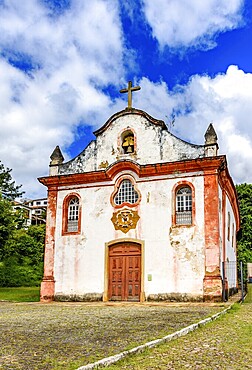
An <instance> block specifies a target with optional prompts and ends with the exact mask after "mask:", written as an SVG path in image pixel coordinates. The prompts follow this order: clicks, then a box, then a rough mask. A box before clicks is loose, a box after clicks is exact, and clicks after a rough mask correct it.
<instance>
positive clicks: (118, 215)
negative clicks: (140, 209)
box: [111, 208, 140, 234]
mask: <svg viewBox="0 0 252 370" xmlns="http://www.w3.org/2000/svg"><path fill="white" fill-rule="evenodd" d="M139 218H140V217H139V216H138V213H137V211H133V210H131V209H128V208H124V209H121V210H119V211H117V212H114V213H113V216H112V218H111V221H112V222H113V224H114V227H115V229H116V230H121V231H122V232H124V233H125V234H126V233H127V232H128V231H129V230H130V229H135V228H136V225H137V222H138V220H139Z"/></svg>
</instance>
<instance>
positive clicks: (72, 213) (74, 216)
mask: <svg viewBox="0 0 252 370" xmlns="http://www.w3.org/2000/svg"><path fill="white" fill-rule="evenodd" d="M78 220H79V199H78V198H77V197H73V198H72V199H71V200H70V201H69V204H68V220H67V231H68V232H75V231H78Z"/></svg>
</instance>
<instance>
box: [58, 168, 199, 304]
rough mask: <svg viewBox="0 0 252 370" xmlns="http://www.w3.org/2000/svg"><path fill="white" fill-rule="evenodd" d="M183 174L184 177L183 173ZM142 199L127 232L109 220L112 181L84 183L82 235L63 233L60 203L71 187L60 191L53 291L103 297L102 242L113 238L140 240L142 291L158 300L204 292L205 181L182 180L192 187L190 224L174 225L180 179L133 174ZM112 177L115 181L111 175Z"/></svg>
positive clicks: (103, 264) (195, 179)
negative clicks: (174, 191) (133, 224)
mask: <svg viewBox="0 0 252 370" xmlns="http://www.w3.org/2000/svg"><path fill="white" fill-rule="evenodd" d="M181 176H182V175H181ZM134 177H135V179H136V182H137V187H138V189H139V191H140V193H141V196H142V199H141V202H140V204H139V205H138V206H137V207H136V209H137V210H138V214H139V216H140V219H139V221H138V223H137V226H136V229H131V230H129V231H128V232H127V233H126V234H125V233H123V232H122V231H120V230H115V229H114V225H113V223H112V222H111V217H112V214H113V211H114V209H113V206H112V205H111V203H110V196H111V194H112V192H113V191H114V184H113V183H110V184H107V185H105V186H102V184H97V186H91V185H89V186H85V187H84V186H83V187H81V188H79V189H78V190H76V188H74V191H75V192H78V193H79V195H80V197H81V207H82V212H81V217H82V220H81V235H71V236H69V235H63V236H62V205H63V200H64V198H65V197H66V196H67V195H68V194H69V193H71V192H72V191H73V189H70V188H69V189H62V190H59V192H58V209H57V224H56V233H55V265H54V278H55V293H56V295H85V294H86V295H87V294H92V293H95V294H96V296H100V297H101V296H102V294H103V291H104V276H105V271H104V269H105V243H107V242H110V241H112V240H115V239H124V238H132V239H134V240H135V239H138V240H144V263H143V266H144V292H145V295H146V297H150V298H154V299H155V298H158V297H161V298H162V297H164V296H165V295H167V294H168V295H169V294H171V295H172V294H173V295H176V294H178V295H179V294H188V296H191V297H196V298H197V299H198V298H200V297H202V295H203V278H204V258H205V255H204V181H203V176H202V175H198V176H195V177H193V176H190V177H187V178H184V179H186V180H187V181H189V182H191V183H192V184H193V185H194V187H195V199H196V200H195V207H196V210H195V215H196V216H195V223H194V226H185V227H172V224H171V220H172V210H173V199H172V189H173V187H174V185H175V184H176V183H177V182H178V181H180V180H181V179H176V178H168V177H167V178H165V177H162V179H161V178H160V179H159V178H154V179H141V181H139V179H138V178H137V177H136V175H134ZM114 180H115V179H114Z"/></svg>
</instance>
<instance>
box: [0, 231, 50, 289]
mask: <svg viewBox="0 0 252 370" xmlns="http://www.w3.org/2000/svg"><path fill="white" fill-rule="evenodd" d="M44 240H45V225H32V226H30V227H29V228H28V229H17V228H16V230H15V231H14V233H13V235H12V237H11V238H10V239H9V240H8V243H7V248H6V250H7V251H8V253H6V255H5V259H4V260H3V261H2V264H1V265H0V285H1V286H34V285H39V284H40V281H41V279H42V275H43V255H44Z"/></svg>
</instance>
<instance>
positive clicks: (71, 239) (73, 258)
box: [40, 109, 239, 301]
mask: <svg viewBox="0 0 252 370" xmlns="http://www.w3.org/2000/svg"><path fill="white" fill-rule="evenodd" d="M210 129H211V130H213V129H212V128H211V127H210ZM211 133H212V131H211ZM95 134H96V137H97V139H96V140H95V141H93V142H91V143H90V145H89V146H88V147H87V148H86V149H85V150H84V151H83V152H82V153H80V155H78V156H77V157H76V158H74V159H73V160H71V161H69V162H67V163H63V157H62V155H61V153H60V150H59V148H56V149H55V151H54V153H53V154H52V156H51V159H52V161H51V166H50V176H49V177H47V178H42V179H40V181H41V182H42V183H43V184H45V185H46V186H48V191H49V192H48V219H47V241H46V249H45V275H44V279H43V283H42V289H41V299H59V300H90V299H91V300H94V299H103V300H108V299H114V298H115V296H116V298H115V299H122V300H130V297H129V296H130V294H131V293H132V292H131V290H132V286H133V290H134V289H135V293H134V294H135V298H136V297H138V298H139V300H141V301H143V300H145V299H149V300H164V299H178V300H203V299H205V298H206V299H211V297H213V298H217V299H218V298H220V297H221V295H222V292H221V290H222V284H223V282H222V277H221V263H222V261H223V258H224V257H225V258H229V259H230V260H231V259H232V260H234V259H236V257H235V247H234V245H235V236H234V237H233V238H232V241H233V246H230V243H231V242H230V240H229V241H228V242H227V243H226V251H225V252H223V243H222V238H223V235H224V234H226V231H225V232H224V231H223V225H224V222H223V220H222V217H227V216H223V213H222V212H220V209H219V206H220V204H223V200H222V192H223V191H224V182H223V181H222V177H223V176H224V175H225V176H229V175H228V172H227V170H225V174H224V172H223V175H221V176H222V177H221V176H220V175H219V172H220V171H219V170H218V169H219V168H221V165H222V164H223V163H225V157H223V156H220V157H218V156H217V142H214V141H213V142H211V138H210V139H209V137H207V138H206V143H205V145H192V144H189V143H186V142H184V141H182V140H180V139H178V138H176V137H175V136H173V135H172V134H171V133H169V132H168V130H167V128H166V126H165V124H164V122H162V121H158V120H155V119H154V118H152V117H150V116H149V115H147V114H146V113H145V112H143V111H140V110H136V109H131V110H129V109H128V110H127V109H126V110H125V111H122V112H119V113H117V114H115V115H114V116H112V117H111V118H110V119H109V120H108V121H107V122H106V123H105V125H104V126H103V127H102V128H101V129H99V130H97V131H96V133H95ZM209 153H211V155H213V157H209ZM123 180H127V181H129V182H130V184H131V185H130V187H131V190H130V191H132V192H133V193H134V192H135V194H137V195H135V196H136V200H135V201H132V202H131V201H126V202H122V203H121V204H116V196H117V194H118V192H120V191H121V192H122V193H123V190H122V189H123V188H122V184H123ZM228 181H229V183H230V187H229V189H227V191H226V194H227V199H229V198H228V194H229V193H230V192H233V193H234V186H233V183H232V181H231V179H230V177H229V178H228ZM185 188H186V189H189V192H190V196H189V198H186V195H182V196H181V197H182V198H183V197H185V198H183V199H190V201H188V202H190V205H188V210H187V211H185V212H184V213H185V214H189V217H190V221H189V222H188V221H182V222H178V219H177V217H178V215H177V214H178V209H177V208H178V207H179V206H178V204H177V205H176V198H177V197H178V195H177V194H178V190H179V189H185ZM233 193H232V195H233ZM182 198H181V199H182ZM71 199H77V202H78V212H79V213H78V220H77V221H76V222H78V226H76V225H77V223H76V224H75V227H76V229H75V231H74V232H71V231H68V229H67V223H68V222H69V220H68V218H69V217H70V216H69V207H71V206H70V202H69V200H71ZM235 201H236V199H235ZM183 202H184V200H183ZM188 204H189V203H188ZM236 210H237V204H236V203H235V204H231V203H230V202H229V200H227V201H226V208H225V212H226V213H227V212H229V213H230V215H231V216H230V217H231V221H230V222H231V225H234V227H233V226H231V229H232V230H231V234H232V233H233V234H232V235H234V234H235V233H236V231H237V228H238V227H239V225H238V218H237V217H238V216H237V212H236ZM212 215H214V216H212ZM210 234H211V235H210ZM117 246H120V247H121V248H122V250H119V249H120V248H119V249H118V250H117V249H116V248H117ZM131 247H132V248H133V249H134V248H135V250H134V251H133V252H127V253H128V254H127V253H126V249H127V248H128V249H130V248H131ZM113 248H115V249H113ZM133 249H132V250H133ZM113 250H114V251H115V256H114V257H113V255H112V254H113V253H114V252H113ZM118 253H124V254H122V255H121V257H120V256H119V254H118ZM130 253H132V254H130ZM134 253H136V255H137V256H138V257H134ZM118 256H119V257H118ZM131 260H132V261H133V260H134V261H136V262H134V263H135V264H136V265H135V267H134V268H133V267H131V266H130V264H131V262H128V261H131ZM120 261H121V262H120ZM125 261H126V262H125ZM138 261H140V262H138ZM121 263H122V264H124V263H125V264H126V265H127V266H126V265H125V266H126V267H121V266H120V264H121ZM138 263H139V264H140V266H138ZM112 265H114V266H112ZM128 265H129V266H128ZM120 269H121V270H120ZM121 275H123V276H124V278H123V279H122V281H121V280H120V279H121V277H120V276H121ZM132 276H135V279H136V280H137V281H138V283H139V286H138V285H137V284H138V283H136V284H135V285H134V284H133V285H132V283H131V279H132ZM113 279H114V280H115V281H116V282H115V283H113V281H114V280H113ZM116 279H117V280H116ZM125 279H126V280H127V281H126V280H125ZM113 284H114V285H115V288H114V285H113ZM125 284H126V285H127V289H129V291H130V293H129V296H128V295H127V294H126V296H125V295H124V294H121V293H120V292H121V289H123V290H124V289H126V288H124V285H125ZM232 284H233V282H232ZM126 285H125V286H126ZM113 289H115V291H116V292H117V293H113ZM111 292H112V293H111ZM120 294H121V295H120Z"/></svg>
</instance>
